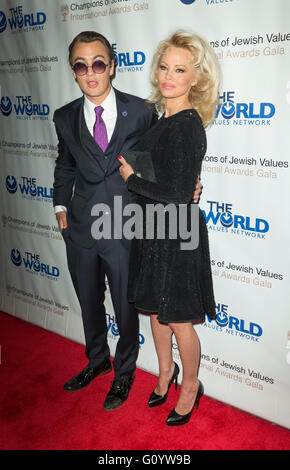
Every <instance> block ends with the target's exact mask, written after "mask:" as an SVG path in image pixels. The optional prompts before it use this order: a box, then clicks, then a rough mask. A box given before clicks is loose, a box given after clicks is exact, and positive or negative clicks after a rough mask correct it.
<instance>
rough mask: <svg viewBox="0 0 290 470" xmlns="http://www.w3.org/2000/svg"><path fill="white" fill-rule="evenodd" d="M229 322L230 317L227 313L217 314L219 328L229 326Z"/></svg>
mask: <svg viewBox="0 0 290 470" xmlns="http://www.w3.org/2000/svg"><path fill="white" fill-rule="evenodd" d="M228 322H229V318H228V316H227V314H226V313H224V312H219V313H218V314H217V317H216V323H217V324H218V325H219V326H221V327H224V326H227V324H228Z"/></svg>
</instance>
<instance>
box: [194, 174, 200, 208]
mask: <svg viewBox="0 0 290 470" xmlns="http://www.w3.org/2000/svg"><path fill="white" fill-rule="evenodd" d="M201 192H202V184H201V182H200V178H199V175H198V176H197V179H196V186H195V190H194V193H193V197H192V199H193V202H195V203H197V202H198V201H199V198H200V195H201Z"/></svg>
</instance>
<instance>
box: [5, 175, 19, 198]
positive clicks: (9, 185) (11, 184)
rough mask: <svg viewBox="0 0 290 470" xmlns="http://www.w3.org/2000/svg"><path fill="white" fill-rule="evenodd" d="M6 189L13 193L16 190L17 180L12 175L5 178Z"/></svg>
mask: <svg viewBox="0 0 290 470" xmlns="http://www.w3.org/2000/svg"><path fill="white" fill-rule="evenodd" d="M6 189H7V191H8V192H9V193H11V194H14V193H16V191H17V181H16V178H15V177H14V176H12V175H8V176H7V178H6Z"/></svg>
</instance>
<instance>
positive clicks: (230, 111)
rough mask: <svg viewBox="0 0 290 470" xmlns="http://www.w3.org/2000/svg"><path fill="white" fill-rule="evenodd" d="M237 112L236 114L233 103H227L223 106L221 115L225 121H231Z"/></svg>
mask: <svg viewBox="0 0 290 470" xmlns="http://www.w3.org/2000/svg"><path fill="white" fill-rule="evenodd" d="M235 112H236V108H235V105H234V103H232V102H231V101H226V102H225V103H224V104H223V105H222V108H221V113H222V116H223V117H224V118H225V119H231V118H232V117H233V116H234V114H235Z"/></svg>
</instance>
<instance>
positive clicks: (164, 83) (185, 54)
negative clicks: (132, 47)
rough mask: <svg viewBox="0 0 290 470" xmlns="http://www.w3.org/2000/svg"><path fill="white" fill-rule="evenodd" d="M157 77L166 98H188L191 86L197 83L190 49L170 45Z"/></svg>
mask: <svg viewBox="0 0 290 470" xmlns="http://www.w3.org/2000/svg"><path fill="white" fill-rule="evenodd" d="M157 78H158V84H159V89H160V92H161V94H162V96H163V97H164V98H166V99H175V98H178V99H179V100H180V99H184V100H187V98H188V94H189V91H190V89H191V87H192V86H194V85H196V83H197V77H196V70H195V68H194V67H193V65H192V55H191V53H190V51H188V50H187V49H183V48H180V47H173V46H172V47H169V48H168V49H167V51H166V52H165V54H164V55H163V56H162V57H161V60H160V64H159V68H158V74H157Z"/></svg>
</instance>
